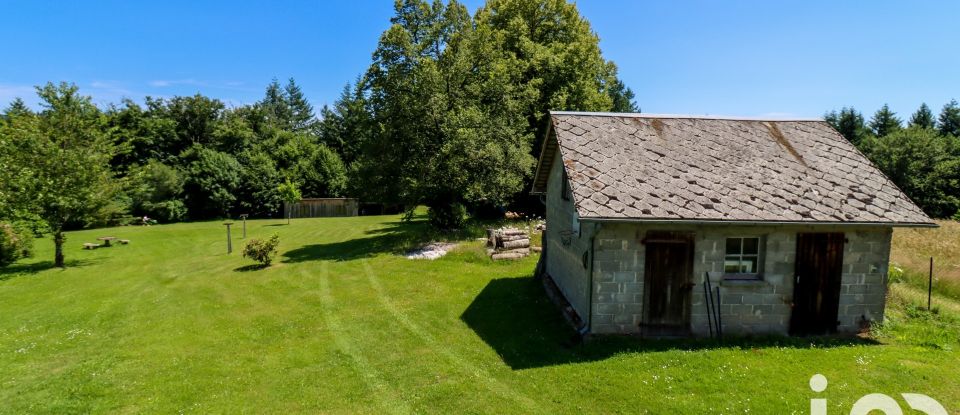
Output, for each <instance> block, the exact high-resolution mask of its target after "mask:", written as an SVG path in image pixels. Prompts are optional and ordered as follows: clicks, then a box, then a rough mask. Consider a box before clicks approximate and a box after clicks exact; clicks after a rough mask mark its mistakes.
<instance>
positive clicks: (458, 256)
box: [0, 216, 960, 414]
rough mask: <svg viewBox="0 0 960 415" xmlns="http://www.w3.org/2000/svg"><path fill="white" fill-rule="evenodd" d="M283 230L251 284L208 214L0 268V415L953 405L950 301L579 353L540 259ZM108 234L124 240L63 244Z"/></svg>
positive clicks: (376, 229) (394, 229)
mask: <svg viewBox="0 0 960 415" xmlns="http://www.w3.org/2000/svg"><path fill="white" fill-rule="evenodd" d="M284 223H285V221H280V220H273V221H266V220H264V221H250V222H248V223H247V227H248V234H249V236H250V237H266V236H269V235H270V234H271V233H273V232H277V233H279V234H280V238H281V245H280V253H281V254H280V256H279V257H278V259H277V262H276V263H275V264H274V265H273V266H272V267H270V268H267V269H262V270H250V269H251V267H249V265H250V264H251V262H249V261H245V260H243V259H242V258H241V257H240V255H239V250H240V247H241V245H242V241H241V239H240V233H241V232H240V230H239V229H238V228H239V226H235V227H234V230H235V231H234V236H235V237H236V238H235V241H234V250H235V251H234V253H233V254H231V255H227V254H226V253H225V245H226V243H225V242H226V240H225V239H226V238H225V232H224V229H223V228H224V227H223V226H222V225H221V224H220V223H219V222H203V223H186V224H176V225H164V226H153V227H148V228H144V227H125V228H115V229H102V230H91V231H82V232H72V233H70V234H69V235H68V246H67V250H66V255H67V260H68V263H69V265H70V266H69V268H67V269H66V270H59V269H50V260H51V259H52V257H53V255H52V243H51V242H50V241H49V240H41V241H37V247H38V251H39V252H38V255H37V257H36V258H33V259H31V260H28V261H24V262H21V263H18V264H15V265H13V266H11V267H9V268H8V269H5V270H0V413H11V414H13V413H17V414H19V413H58V414H59V413H90V412H93V413H143V412H147V413H258V414H259V413H291V412H309V413H318V412H322V413H377V414H380V413H401V414H402V413H418V412H429V413H452V412H456V413H631V414H633V413H746V412H751V413H761V414H774V413H776V414H790V413H798V414H801V413H809V408H810V403H809V399H811V398H827V399H828V400H829V407H830V413H838V414H840V413H848V412H849V410H850V406H851V405H852V403H853V401H855V400H856V399H858V398H859V397H861V396H863V395H865V394H868V393H886V394H889V395H891V396H895V397H898V399H899V394H900V393H903V392H916V393H924V394H927V395H930V396H932V397H934V398H936V399H937V400H939V401H940V402H941V403H942V404H943V405H944V406H945V407H947V408H948V410H949V411H951V413H960V412H957V411H958V410H960V375H958V374H960V356H958V347H960V329H958V327H960V320H958V317H957V316H958V315H960V306H958V304H957V302H956V301H954V300H951V299H949V298H947V297H942V296H939V295H938V297H937V304H938V306H939V309H938V312H936V313H930V312H926V311H921V310H918V309H917V308H916V307H914V304H916V303H918V302H919V301H918V298H919V297H922V296H923V295H922V293H920V291H919V290H918V289H917V288H916V287H914V286H913V285H910V284H906V283H903V284H894V286H893V289H892V290H891V293H892V294H891V300H890V304H891V306H890V312H889V313H888V314H889V315H890V320H889V321H888V323H887V324H885V325H884V327H883V328H882V329H880V330H878V332H877V333H876V335H875V337H874V338H872V339H784V338H775V339H754V340H740V341H737V342H733V343H727V344H717V343H712V342H709V341H690V342H667V341H643V340H637V339H633V338H621V337H612V338H602V339H599V340H595V341H593V342H591V343H588V344H586V345H575V344H573V343H572V342H571V341H570V340H571V338H572V337H573V334H574V333H573V332H572V331H571V330H570V329H569V328H567V327H566V325H565V324H564V322H563V320H562V319H561V317H560V315H559V313H558V312H557V311H556V310H555V309H554V307H553V306H552V305H551V304H550V303H549V302H548V300H547V299H546V297H545V294H544V293H543V290H542V288H541V287H540V285H539V283H538V282H537V281H535V280H533V279H532V278H531V277H530V275H531V273H532V270H533V267H534V264H535V262H536V257H531V258H528V259H526V260H522V261H517V262H508V263H491V262H490V261H489V260H488V259H487V258H486V257H485V256H484V255H483V250H482V247H481V244H482V242H479V241H476V239H475V236H476V235H473V236H474V237H469V236H464V237H463V240H464V242H463V244H462V245H461V247H460V248H458V250H457V251H455V252H453V253H451V254H450V255H447V256H446V257H444V258H441V259H439V260H436V261H411V260H407V259H405V258H403V257H401V256H398V255H396V253H397V252H399V251H402V250H403V249H405V248H406V247H409V246H412V245H413V244H415V243H417V242H418V241H422V240H423V239H425V238H427V237H426V236H424V235H425V233H424V230H425V226H424V224H423V223H419V222H415V223H413V224H405V223H401V222H400V221H399V218H398V217H395V216H381V217H358V218H337V219H301V220H294V221H293V224H292V225H290V226H287V225H285V224H284ZM105 235H111V236H117V237H120V238H124V239H130V240H131V241H132V242H131V244H130V245H126V246H117V247H112V248H106V249H98V250H95V251H83V250H81V249H80V246H81V244H82V243H83V242H93V241H94V240H95V238H96V237H98V236H105ZM898 235H899V234H898ZM931 236H934V235H931ZM899 246H900V245H898V247H899ZM898 249H900V248H898ZM918 296H919V297H918ZM924 301H925V300H924ZM815 373H822V374H824V375H825V376H826V377H827V378H828V379H829V382H830V383H829V387H828V388H827V390H826V391H825V392H823V393H820V394H816V393H814V392H812V391H811V390H810V388H809V386H808V381H809V379H810V377H811V376H812V375H813V374H815ZM900 402H901V403H902V402H903V401H902V400H900ZM904 406H905V405H904Z"/></svg>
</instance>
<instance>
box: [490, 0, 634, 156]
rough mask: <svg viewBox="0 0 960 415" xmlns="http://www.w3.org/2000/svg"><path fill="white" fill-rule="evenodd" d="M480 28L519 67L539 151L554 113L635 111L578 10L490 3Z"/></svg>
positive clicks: (530, 0) (545, 0) (546, 0)
mask: <svg viewBox="0 0 960 415" xmlns="http://www.w3.org/2000/svg"><path fill="white" fill-rule="evenodd" d="M475 22H476V25H477V26H485V27H488V28H490V29H492V30H493V35H492V36H491V40H492V41H495V42H496V44H497V47H499V48H501V49H502V50H503V51H504V53H506V55H507V56H506V59H505V63H510V64H512V65H516V66H518V68H517V70H519V71H520V73H521V78H520V83H521V85H523V86H524V88H525V90H524V91H523V92H524V98H526V99H525V101H526V102H525V103H524V104H525V105H524V108H523V112H524V116H526V117H527V122H528V126H529V129H530V131H531V132H533V133H534V135H533V139H535V140H536V142H535V143H534V146H533V151H534V152H535V153H537V152H538V151H539V146H540V141H542V140H543V137H544V134H545V131H546V122H545V120H546V116H547V114H548V112H549V111H550V110H569V111H611V110H617V111H621V110H626V111H634V110H635V105H628V103H629V104H633V97H632V91H630V90H629V88H626V87H624V86H623V83H622V82H621V81H620V80H619V79H618V78H617V72H616V66H615V65H613V64H612V63H611V62H609V61H607V60H605V59H604V58H603V56H602V54H601V51H600V43H599V37H598V36H597V35H596V33H594V32H593V29H591V27H590V23H589V22H587V20H586V19H585V18H583V17H582V16H581V15H580V13H579V11H578V10H577V7H576V5H575V4H573V3H569V2H567V1H566V0H489V1H487V2H486V4H485V5H484V6H483V7H481V8H480V9H479V10H478V11H477V13H476V15H475Z"/></svg>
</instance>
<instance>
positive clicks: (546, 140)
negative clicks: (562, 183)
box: [530, 117, 556, 196]
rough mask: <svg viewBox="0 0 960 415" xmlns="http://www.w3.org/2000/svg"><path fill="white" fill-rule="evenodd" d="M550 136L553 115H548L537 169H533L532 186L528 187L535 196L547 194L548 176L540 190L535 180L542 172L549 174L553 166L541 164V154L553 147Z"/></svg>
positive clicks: (551, 135) (551, 134)
mask: <svg viewBox="0 0 960 415" xmlns="http://www.w3.org/2000/svg"><path fill="white" fill-rule="evenodd" d="M551 137H553V117H550V121H549V124H548V125H547V134H546V137H545V138H544V140H543V147H541V148H540V157H537V169H536V170H535V171H534V173H533V184H532V186H531V188H530V194H531V195H535V196H537V195H545V194H547V184H546V183H547V182H549V178H548V179H547V180H546V181H545V182H544V183H545V185H544V187H543V189H542V190H541V189H537V181H538V180H537V178H538V177H540V175H542V174H548V175H549V174H550V168H551V167H553V166H544V165H543V156H544V155H545V154H547V151H548V150H547V149H548V148H552V147H553V146H551V144H552V143H551V140H550V139H551ZM554 151H556V148H554ZM551 161H552V160H551Z"/></svg>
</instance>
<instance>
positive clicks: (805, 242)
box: [790, 233, 845, 335]
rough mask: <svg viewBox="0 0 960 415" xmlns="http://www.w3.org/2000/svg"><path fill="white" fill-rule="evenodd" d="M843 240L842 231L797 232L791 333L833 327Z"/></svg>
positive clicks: (818, 331)
mask: <svg viewBox="0 0 960 415" xmlns="http://www.w3.org/2000/svg"><path fill="white" fill-rule="evenodd" d="M844 241H845V238H844V236H843V234H842V233H801V234H797V263H796V275H795V277H794V288H793V313H792V315H791V317H790V333H791V334H795V335H811V334H827V333H833V332H836V331H837V315H838V312H839V309H840V278H841V274H842V273H843V244H844Z"/></svg>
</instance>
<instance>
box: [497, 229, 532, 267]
mask: <svg viewBox="0 0 960 415" xmlns="http://www.w3.org/2000/svg"><path fill="white" fill-rule="evenodd" d="M487 246H488V247H489V248H492V249H490V251H489V252H490V258H491V259H493V260H495V261H496V260H501V259H520V258H523V257H526V256H527V255H530V235H529V234H527V232H526V231H522V230H520V229H516V228H503V229H488V230H487Z"/></svg>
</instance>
